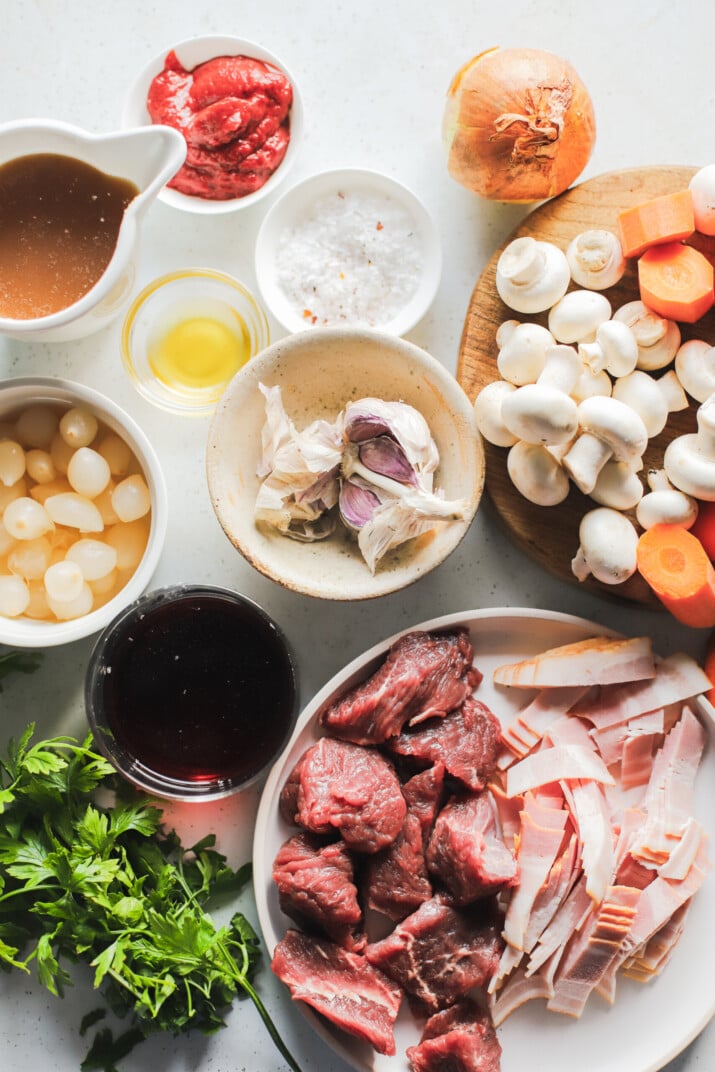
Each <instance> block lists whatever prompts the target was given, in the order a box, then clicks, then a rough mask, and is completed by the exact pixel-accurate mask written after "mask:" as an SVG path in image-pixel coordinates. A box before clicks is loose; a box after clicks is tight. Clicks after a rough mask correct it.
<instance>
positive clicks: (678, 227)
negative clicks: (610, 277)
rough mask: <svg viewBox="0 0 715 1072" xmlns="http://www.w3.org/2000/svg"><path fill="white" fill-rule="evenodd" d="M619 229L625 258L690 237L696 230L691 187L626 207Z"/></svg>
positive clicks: (619, 219)
mask: <svg viewBox="0 0 715 1072" xmlns="http://www.w3.org/2000/svg"><path fill="white" fill-rule="evenodd" d="M618 230H619V232H620V238H621V245H622V247H623V252H624V254H625V256H626V257H638V256H639V255H640V254H641V253H642V252H643V251H644V250H646V249H648V248H649V246H654V245H658V244H660V243H661V242H674V241H676V240H680V239H682V238H688V237H689V236H690V235H691V234H692V233H693V231H694V230H695V217H694V216H693V198H692V195H691V193H690V190H688V189H685V190H678V191H677V192H676V193H673V194H663V195H662V196H661V197H653V198H651V200H650V201H642V202H641V204H640V205H634V207H633V208H627V209H625V210H624V211H623V212H621V213H620V215H619V216H618Z"/></svg>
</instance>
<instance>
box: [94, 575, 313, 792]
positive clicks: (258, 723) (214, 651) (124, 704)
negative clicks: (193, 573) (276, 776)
mask: <svg viewBox="0 0 715 1072" xmlns="http://www.w3.org/2000/svg"><path fill="white" fill-rule="evenodd" d="M103 663H104V666H103V670H102V672H101V674H95V676H94V682H95V684H94V690H95V695H94V700H93V705H94V709H95V717H96V716H97V714H98V713H99V712H100V711H101V712H102V714H101V722H102V724H103V729H104V731H105V733H106V732H107V731H108V732H109V734H111V736H112V737H113V738H114V746H113V747H114V748H118V749H119V750H121V751H123V752H124V753H127V754H129V755H130V756H131V757H133V758H134V760H136V761H137V762H138V763H139V764H141V765H142V766H143V767H144V768H147V769H148V770H149V771H152V772H155V773H156V774H158V775H159V776H160V777H162V778H166V779H174V780H181V781H189V782H193V783H207V784H209V783H213V784H215V783H216V782H229V783H239V782H245V781H247V780H249V779H251V778H252V777H254V776H255V775H256V774H257V773H258V772H260V771H261V770H262V768H263V767H265V765H266V764H267V763H268V762H270V760H271V759H272V758H274V757H275V756H276V755H277V753H278V751H279V750H280V748H281V746H282V745H283V743H284V742H285V740H286V737H287V734H288V731H289V729H290V726H291V722H292V719H293V715H294V709H295V700H296V694H295V679H294V674H293V667H292V665H291V660H290V655H289V653H288V651H287V649H286V645H285V641H284V639H283V637H282V635H281V633H280V632H279V630H278V629H277V628H276V626H275V625H274V624H273V623H272V622H271V620H270V619H269V618H268V617H267V616H266V615H265V614H264V613H263V612H262V611H261V610H260V609H259V608H258V607H256V606H255V605H254V604H252V603H251V602H250V601H243V600H240V599H237V598H235V597H234V596H233V595H232V594H231V593H228V592H223V591H222V590H221V589H213V590H212V589H207V588H205V589H199V590H193V589H191V588H189V589H178V590H177V593H176V594H174V595H172V596H171V597H170V598H166V599H161V598H160V599H159V600H158V601H157V602H155V603H154V605H152V601H151V599H150V601H149V605H148V607H147V608H145V609H143V610H142V612H141V613H136V612H135V613H134V614H132V615H130V616H129V617H128V618H127V619H126V620H125V621H124V622H121V621H120V623H119V624H118V625H115V626H114V628H113V629H110V633H109V635H108V643H107V645H106V648H105V651H104V656H103ZM98 721H99V719H98Z"/></svg>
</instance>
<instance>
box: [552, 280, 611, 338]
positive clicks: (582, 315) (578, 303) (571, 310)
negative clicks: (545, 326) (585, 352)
mask: <svg viewBox="0 0 715 1072" xmlns="http://www.w3.org/2000/svg"><path fill="white" fill-rule="evenodd" d="M610 318H611V303H610V302H609V300H608V298H607V297H606V296H605V294H599V293H597V292H596V291H593V290H572V291H570V292H569V293H568V294H565V295H564V296H563V298H561V300H560V301H557V302H556V303H555V304H554V305H553V306H552V307H551V310H550V312H549V331H550V332H551V334H552V335H553V336H554V338H555V339H557V340H558V342H565V343H569V342H590V341H591V340H592V339H593V338H594V337H595V334H596V331H597V329H598V327H599V325H600V324H602V323H603V322H604V321H605V320H610Z"/></svg>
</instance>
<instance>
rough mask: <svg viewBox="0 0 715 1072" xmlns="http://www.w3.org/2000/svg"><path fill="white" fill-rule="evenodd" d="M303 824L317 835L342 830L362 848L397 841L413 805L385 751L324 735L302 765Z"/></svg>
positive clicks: (366, 849) (299, 814) (356, 847)
mask: <svg viewBox="0 0 715 1072" xmlns="http://www.w3.org/2000/svg"><path fill="white" fill-rule="evenodd" d="M296 814H297V818H298V823H299V825H300V826H302V827H303V828H304V829H306V830H311V831H313V833H316V834H327V833H330V831H331V830H337V831H339V832H340V834H341V835H342V837H343V840H344V841H345V843H346V845H348V846H349V847H350V848H351V849H353V850H355V851H356V852H366V853H371V852H379V850H380V849H384V848H385V846H386V845H389V844H390V843H391V842H393V841H394V840H395V838H396V837H397V835H398V834H399V832H400V830H401V829H402V824H403V822H404V819H405V815H406V814H407V805H406V804H405V798H404V797H403V795H402V791H401V789H400V783H399V781H398V778H397V775H396V774H395V770H394V767H393V766H392V764H391V763H390V762H389V760H387V759H385V757H384V756H381V755H380V753H379V752H377V751H375V750H373V749H369V748H361V747H360V746H359V745H355V744H350V743H348V742H346V741H337V740H335V739H333V738H331V737H321V739H320V740H319V741H317V742H316V743H315V744H314V745H312V746H311V747H310V748H309V749H308V751H307V752H306V754H305V756H304V757H303V762H302V763H301V765H300V784H299V788H298V800H297V813H296Z"/></svg>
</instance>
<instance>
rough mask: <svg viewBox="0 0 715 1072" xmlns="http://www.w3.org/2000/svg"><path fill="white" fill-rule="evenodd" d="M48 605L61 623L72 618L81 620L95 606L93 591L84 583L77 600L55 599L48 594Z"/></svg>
mask: <svg viewBox="0 0 715 1072" xmlns="http://www.w3.org/2000/svg"><path fill="white" fill-rule="evenodd" d="M47 603H48V606H49V608H50V610H51V611H52V613H53V614H54V615H55V617H56V618H59V619H60V621H70V620H71V619H72V618H81V617H82V616H83V615H84V614H89V612H90V611H91V609H92V607H93V605H94V595H93V593H92V589H91V588H90V587H89V585H88V584H87V582H86V581H84V582H83V583H82V588H81V591H80V593H79V595H78V596H77V598H76V599H53V598H52V596H51V595H50V594H49V593H48V594H47Z"/></svg>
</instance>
